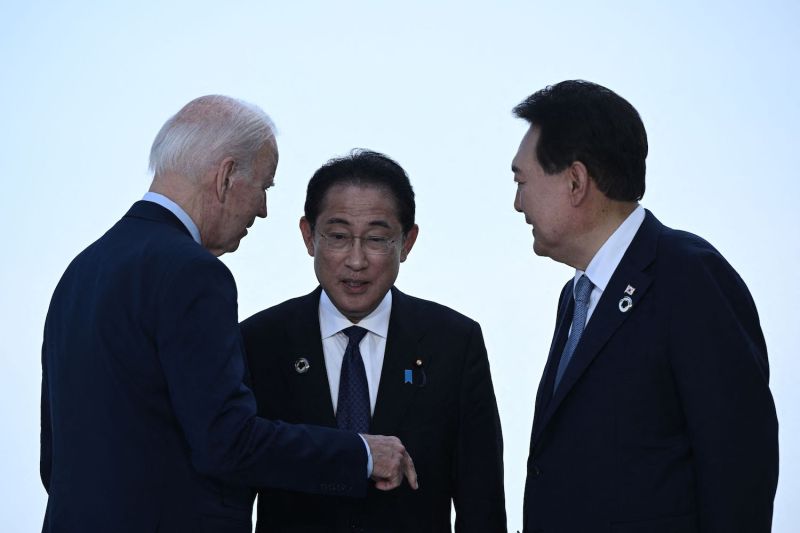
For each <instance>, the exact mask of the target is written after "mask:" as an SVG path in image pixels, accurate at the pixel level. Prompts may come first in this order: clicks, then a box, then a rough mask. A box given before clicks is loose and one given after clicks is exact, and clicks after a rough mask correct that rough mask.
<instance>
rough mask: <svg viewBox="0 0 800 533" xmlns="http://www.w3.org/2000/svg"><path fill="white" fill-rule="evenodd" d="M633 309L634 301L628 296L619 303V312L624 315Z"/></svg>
mask: <svg viewBox="0 0 800 533" xmlns="http://www.w3.org/2000/svg"><path fill="white" fill-rule="evenodd" d="M631 307H633V300H631V297H630V296H626V297H624V298H623V299H622V300H620V301H619V310H620V311H622V312H623V313H627V312H628V311H630V310H631Z"/></svg>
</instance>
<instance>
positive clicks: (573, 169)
mask: <svg viewBox="0 0 800 533" xmlns="http://www.w3.org/2000/svg"><path fill="white" fill-rule="evenodd" d="M566 174H567V179H568V186H569V199H570V204H571V205H572V206H573V207H577V206H579V205H581V204H582V203H583V201H584V200H585V199H586V196H587V195H588V194H589V185H590V184H591V180H592V178H591V176H589V170H588V169H587V168H586V165H584V164H583V163H581V162H580V161H573V162H572V164H571V165H570V166H569V167H567V170H566Z"/></svg>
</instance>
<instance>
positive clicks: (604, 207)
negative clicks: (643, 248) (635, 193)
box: [568, 200, 639, 270]
mask: <svg viewBox="0 0 800 533" xmlns="http://www.w3.org/2000/svg"><path fill="white" fill-rule="evenodd" d="M638 205H639V204H638V203H637V202H618V201H614V200H607V201H605V202H602V203H601V204H600V205H599V206H598V208H597V209H596V211H595V212H594V213H593V215H592V217H591V218H590V220H589V221H587V223H586V225H585V228H586V229H585V231H583V232H582V233H581V234H580V235H579V236H578V237H577V238H576V239H575V241H576V243H575V244H576V248H575V250H576V255H575V257H574V259H573V262H574V264H572V263H568V264H569V265H570V266H571V267H573V268H576V269H578V270H586V267H587V266H588V265H589V263H590V262H591V260H592V258H593V257H594V256H595V254H596V253H597V251H598V250H599V249H600V247H602V246H603V244H605V242H606V241H607V240H608V238H609V237H611V235H612V234H613V233H614V232H615V231H617V228H619V227H620V225H621V224H622V223H623V222H625V219H626V218H628V216H629V215H630V214H631V213H632V212H633V210H634V209H636V207H637V206H638Z"/></svg>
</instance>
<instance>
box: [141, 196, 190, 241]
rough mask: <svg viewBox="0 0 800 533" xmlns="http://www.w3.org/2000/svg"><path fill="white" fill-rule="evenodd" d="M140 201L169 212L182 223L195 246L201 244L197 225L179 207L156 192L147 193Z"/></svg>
mask: <svg viewBox="0 0 800 533" xmlns="http://www.w3.org/2000/svg"><path fill="white" fill-rule="evenodd" d="M142 200H144V201H146V202H153V203H154V204H158V205H160V206H161V207H163V208H164V209H167V210H169V211H170V212H171V213H172V214H173V215H175V216H176V217H178V220H180V221H181V222H183V225H184V226H186V229H187V230H189V233H190V234H191V235H192V239H194V241H195V242H196V243H197V244H203V243H202V242H200V230H199V229H197V224H195V223H194V220H192V217H190V216H189V214H188V213H187V212H186V211H184V210H183V208H182V207H181V206H179V205H178V204H176V203H175V202H173V201H172V200H170V199H169V198H167V197H166V196H164V195H163V194H159V193H157V192H150V191H148V192H147V193H145V195H144V197H143V198H142Z"/></svg>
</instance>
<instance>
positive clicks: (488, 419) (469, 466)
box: [453, 323, 506, 533]
mask: <svg viewBox="0 0 800 533" xmlns="http://www.w3.org/2000/svg"><path fill="white" fill-rule="evenodd" d="M463 372H464V373H463V376H462V380H461V392H460V399H459V421H458V437H457V439H458V442H457V445H456V456H455V461H456V465H455V494H454V497H453V500H454V505H455V510H456V523H455V530H456V533H472V532H475V533H499V532H502V533H505V531H506V511H505V495H504V490H503V435H502V431H501V428H500V417H499V415H498V412H497V401H496V400H495V395H494V388H493V386H492V376H491V373H490V370H489V360H488V357H487V354H486V346H485V345H484V342H483V335H482V334H481V329H480V326H479V325H478V324H477V323H473V327H472V329H471V332H470V338H469V344H468V346H467V357H466V361H465V367H464V371H463Z"/></svg>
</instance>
